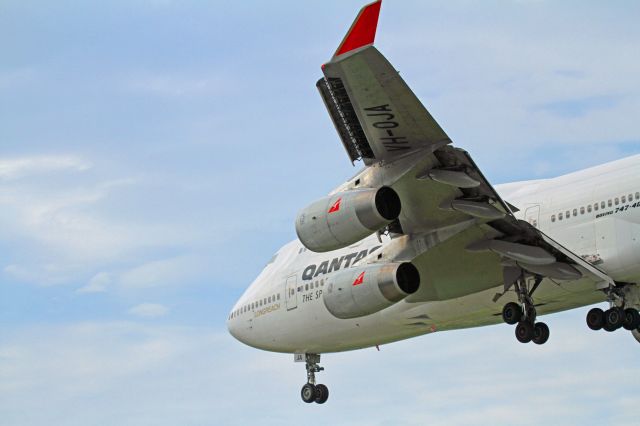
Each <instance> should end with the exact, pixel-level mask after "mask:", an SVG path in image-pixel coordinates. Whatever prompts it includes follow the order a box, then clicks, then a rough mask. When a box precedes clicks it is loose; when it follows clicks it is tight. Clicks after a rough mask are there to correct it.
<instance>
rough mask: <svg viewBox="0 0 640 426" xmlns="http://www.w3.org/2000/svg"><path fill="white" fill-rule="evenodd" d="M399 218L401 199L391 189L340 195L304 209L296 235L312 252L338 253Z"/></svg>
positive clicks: (337, 194)
mask: <svg viewBox="0 0 640 426" xmlns="http://www.w3.org/2000/svg"><path fill="white" fill-rule="evenodd" d="M399 215H400V197H398V194H397V193H396V192H395V191H394V190H393V189H391V188H389V187H387V186H383V187H381V188H379V189H374V188H368V189H357V190H351V191H345V192H339V193H336V194H333V195H330V196H328V197H325V198H322V199H321V200H319V201H316V202H314V203H312V204H310V205H309V206H307V207H306V208H304V209H303V210H302V211H301V212H300V213H299V214H298V217H297V218H296V233H297V234H298V238H299V239H300V241H301V242H302V244H304V246H305V247H306V248H308V249H309V250H311V251H315V252H325V251H331V250H337V249H340V248H343V247H346V246H348V245H351V244H353V243H355V242H357V241H360V240H361V239H363V238H365V237H367V236H369V235H371V234H372V233H374V232H375V231H377V230H379V229H381V228H382V227H384V226H386V225H388V224H389V223H391V221H393V220H395V219H397V218H398V216H399Z"/></svg>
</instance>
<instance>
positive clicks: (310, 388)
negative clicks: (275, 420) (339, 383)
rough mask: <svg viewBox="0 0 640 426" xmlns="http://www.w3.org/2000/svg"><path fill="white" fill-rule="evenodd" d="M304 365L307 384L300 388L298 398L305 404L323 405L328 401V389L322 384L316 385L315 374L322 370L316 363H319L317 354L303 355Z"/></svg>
mask: <svg viewBox="0 0 640 426" xmlns="http://www.w3.org/2000/svg"><path fill="white" fill-rule="evenodd" d="M304 356H305V363H306V368H307V383H306V384H305V385H304V386H302V389H301V390H300V396H301V397H302V400H303V401H304V402H306V403H307V404H310V403H312V402H315V403H317V404H324V403H325V402H327V399H329V388H327V387H326V386H325V385H323V384H316V373H318V372H320V371H322V370H324V368H322V367H320V366H319V365H318V363H319V362H320V355H319V354H305V355H304Z"/></svg>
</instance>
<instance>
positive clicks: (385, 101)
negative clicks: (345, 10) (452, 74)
mask: <svg viewBox="0 0 640 426" xmlns="http://www.w3.org/2000/svg"><path fill="white" fill-rule="evenodd" d="M380 4H381V1H376V2H374V3H371V4H369V5H367V6H365V7H364V8H362V10H361V11H360V13H359V14H358V16H357V18H356V20H355V21H354V23H353V25H352V26H351V28H350V30H349V32H348V33H347V35H346V36H345V38H344V40H343V41H342V43H341V44H340V46H339V47H338V50H336V53H335V55H334V56H333V58H332V59H331V60H330V61H329V62H327V63H326V64H324V65H323V66H322V70H323V73H324V78H323V79H320V80H319V81H318V83H317V87H318V89H319V90H320V93H321V95H322V98H323V100H324V102H325V105H326V106H327V109H328V111H329V113H330V115H331V118H332V119H333V122H334V125H335V126H336V129H337V130H338V134H339V135H340V137H341V139H342V142H343V144H344V146H345V148H346V150H347V153H348V154H349V158H350V159H351V161H352V162H353V161H355V160H357V159H362V160H363V161H364V163H365V164H367V165H368V164H372V163H374V162H378V161H385V160H393V159H395V158H397V157H399V156H402V155H406V154H408V153H411V152H416V151H420V150H423V149H429V148H431V149H434V148H435V147H438V146H442V145H444V144H447V143H450V142H451V141H450V139H449V137H448V136H447V134H446V133H445V132H444V130H442V128H440V126H439V125H438V123H436V121H435V120H434V119H433V117H431V115H430V114H429V112H428V111H427V110H426V108H425V107H424V106H423V105H422V103H421V102H420V101H419V100H418V98H417V97H416V95H414V93H413V92H412V91H411V89H410V88H409V87H408V86H407V84H406V83H405V82H404V80H403V79H402V78H401V77H400V75H399V74H398V72H397V71H396V70H395V69H394V68H393V66H392V65H391V64H390V63H389V61H387V59H386V58H385V57H384V56H382V54H380V52H379V51H378V50H377V49H376V48H375V47H373V41H374V38H375V33H376V26H377V23H378V14H379V12H380Z"/></svg>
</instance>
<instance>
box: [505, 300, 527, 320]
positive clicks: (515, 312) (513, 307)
mask: <svg viewBox="0 0 640 426" xmlns="http://www.w3.org/2000/svg"><path fill="white" fill-rule="evenodd" d="M521 318H522V308H521V307H520V305H518V304H517V303H515V302H509V303H507V304H506V305H504V307H503V308H502V320H503V321H504V322H506V323H507V324H510V325H513V324H516V323H517V322H518V321H520V319H521Z"/></svg>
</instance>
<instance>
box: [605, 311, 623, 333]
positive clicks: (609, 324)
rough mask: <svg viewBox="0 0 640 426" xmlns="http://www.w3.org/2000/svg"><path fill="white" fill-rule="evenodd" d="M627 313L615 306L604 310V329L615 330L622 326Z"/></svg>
mask: <svg viewBox="0 0 640 426" xmlns="http://www.w3.org/2000/svg"><path fill="white" fill-rule="evenodd" d="M624 319H625V314H624V310H623V309H622V308H617V307H613V308H611V309H607V310H606V311H605V312H604V327H603V328H604V329H605V330H607V331H614V330H617V329H619V328H620V327H622V324H623V323H624Z"/></svg>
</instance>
